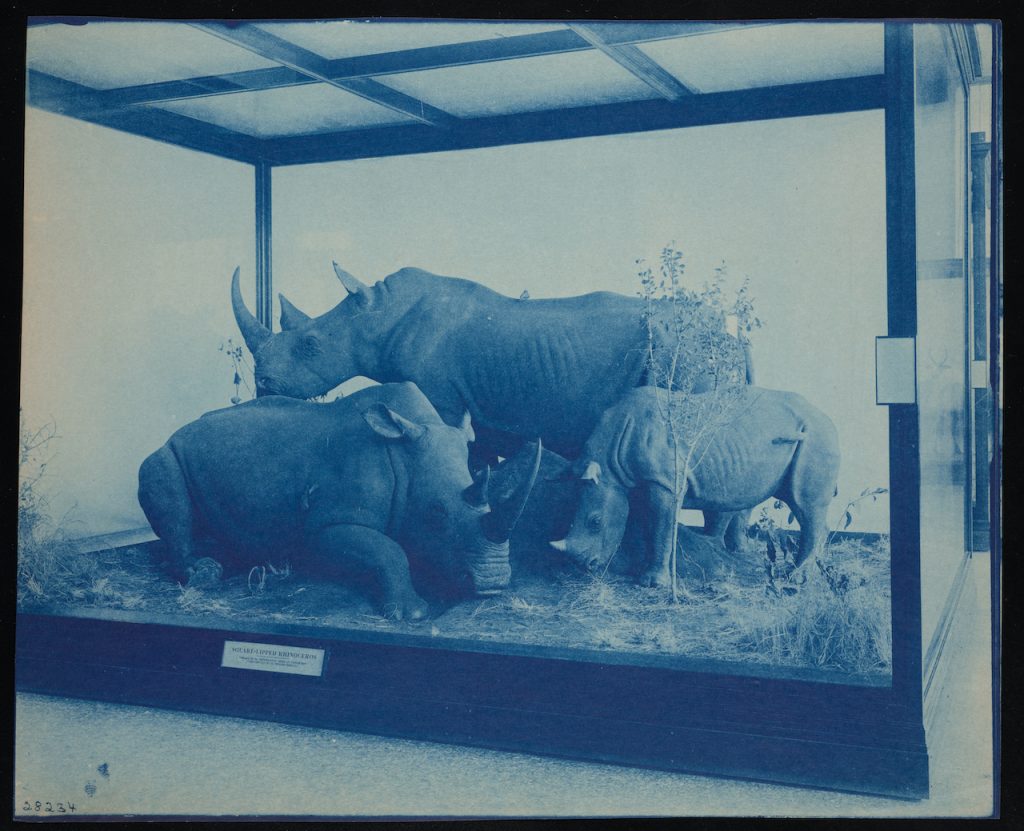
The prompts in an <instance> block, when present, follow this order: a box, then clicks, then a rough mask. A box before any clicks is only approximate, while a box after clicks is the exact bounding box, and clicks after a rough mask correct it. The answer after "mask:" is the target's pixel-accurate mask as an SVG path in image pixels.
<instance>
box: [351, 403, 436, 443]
mask: <svg viewBox="0 0 1024 831" xmlns="http://www.w3.org/2000/svg"><path fill="white" fill-rule="evenodd" d="M363 418H364V419H365V420H366V423H367V424H369V425H370V427H371V428H372V429H373V432H375V433H377V434H378V435H380V436H383V437H384V438H386V439H410V440H416V439H418V438H420V437H421V436H422V435H423V434H424V433H425V432H426V428H425V427H423V426H422V425H420V424H416V422H414V421H409V419H407V418H405V417H404V416H400V415H399V414H398V413H396V412H395V411H394V410H392V409H390V408H389V407H386V406H384V405H383V404H381V403H380V402H378V403H376V404H374V405H373V406H372V407H370V408H368V409H367V410H366V411H365V412H364V413H363Z"/></svg>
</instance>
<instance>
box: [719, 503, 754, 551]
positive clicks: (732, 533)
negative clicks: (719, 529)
mask: <svg viewBox="0 0 1024 831" xmlns="http://www.w3.org/2000/svg"><path fill="white" fill-rule="evenodd" d="M752 511H753V509H750V510H747V511H736V512H735V513H732V514H728V515H727V516H728V517H729V525H728V526H727V527H726V529H725V539H724V542H725V547H726V549H727V550H728V551H741V550H742V549H743V547H744V545H745V544H746V539H747V528H749V527H750V514H751V512H752Z"/></svg>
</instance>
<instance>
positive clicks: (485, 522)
mask: <svg viewBox="0 0 1024 831" xmlns="http://www.w3.org/2000/svg"><path fill="white" fill-rule="evenodd" d="M543 453H544V448H543V447H542V446H541V441H540V439H537V452H536V454H535V455H534V458H533V464H532V465H531V468H530V475H529V476H527V477H524V479H523V480H522V481H521V482H520V484H519V487H517V488H516V490H515V491H514V492H513V493H512V495H511V496H509V497H508V499H505V500H503V501H502V502H499V503H497V504H495V505H492V506H491V511H490V513H487V514H484V516H483V517H481V519H480V522H481V525H482V526H483V530H484V536H485V537H487V539H489V540H490V541H491V542H495V543H504V542H508V539H509V537H511V536H512V529H513V528H515V525H516V523H517V522H518V521H519V517H520V516H522V514H523V509H524V508H525V507H526V500H527V499H529V498H530V491H532V490H533V485H534V483H535V482H536V481H537V474H538V472H539V471H540V460H541V456H542V455H543Z"/></svg>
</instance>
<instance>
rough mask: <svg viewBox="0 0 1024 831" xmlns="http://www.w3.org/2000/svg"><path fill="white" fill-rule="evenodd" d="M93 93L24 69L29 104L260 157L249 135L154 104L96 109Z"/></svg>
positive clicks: (244, 157)
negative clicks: (115, 108) (26, 77)
mask: <svg viewBox="0 0 1024 831" xmlns="http://www.w3.org/2000/svg"><path fill="white" fill-rule="evenodd" d="M95 93H96V90H94V89H91V88H90V87H85V86H82V85H81V84H76V83H73V82H71V81H66V80H64V79H63V78H56V77H54V76H52V75H47V74H46V73H45V72H39V71H37V70H34V69H30V70H29V71H28V90H27V100H28V103H29V104H30V105H31V106H33V107H38V108H39V109H42V110H46V111H48V112H52V113H57V114H59V115H66V116H70V117H72V118H78V119H81V120H83V121H87V122H89V123H91V124H99V125H101V126H103V127H110V128H112V129H114V130H121V131H122V132H125V133H131V134H133V135H137V136H145V137H146V138H151V139H156V140H157V141H163V142H167V143H168V144H173V145H175V146H178V147H187V148H188V149H190V150H199V151H202V152H204V153H212V154H213V155H215V156H221V157H223V158H226V159H234V160H235V161H240V162H250V163H252V162H255V161H258V160H260V158H261V156H260V148H261V147H262V143H261V142H260V140H259V139H256V138H254V137H252V136H247V135H244V134H243V133H236V132H235V131H233V130H228V129H225V128H224V127H218V126H217V125H216V124H210V123H208V122H206V121H199V120H197V119H194V118H189V117H188V116H184V115H179V114H177V113H172V112H167V111H166V110H161V109H157V108H155V107H137V108H134V109H122V110H117V111H113V112H112V111H109V110H105V109H97V108H96V107H95V106H94V95H95Z"/></svg>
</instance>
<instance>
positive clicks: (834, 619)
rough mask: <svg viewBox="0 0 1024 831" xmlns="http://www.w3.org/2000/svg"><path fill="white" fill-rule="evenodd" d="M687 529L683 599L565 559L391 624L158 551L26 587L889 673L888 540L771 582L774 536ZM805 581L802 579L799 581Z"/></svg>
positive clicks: (127, 601) (299, 587)
mask: <svg viewBox="0 0 1024 831" xmlns="http://www.w3.org/2000/svg"><path fill="white" fill-rule="evenodd" d="M700 537H701V535H699V534H694V533H684V534H683V539H682V546H683V549H684V550H685V551H688V552H689V554H688V555H687V556H685V557H684V561H683V566H682V568H681V573H685V574H686V577H685V578H683V579H680V581H679V586H678V588H679V599H678V600H677V601H674V600H673V599H672V597H671V595H670V592H669V591H668V590H667V589H656V588H642V587H640V586H638V585H636V583H635V582H634V580H633V579H632V577H630V576H629V575H628V574H620V573H614V571H611V570H609V571H607V572H606V573H605V574H603V575H589V574H582V573H579V572H577V571H574V570H572V569H570V568H568V567H566V566H563V565H561V564H559V563H552V562H548V563H542V564H540V567H538V564H537V563H536V562H522V563H518V564H517V563H514V577H513V580H512V584H511V585H510V587H509V588H508V589H507V590H506V591H505V592H504V593H503V594H501V595H498V596H494V597H484V598H471V599H468V600H464V601H462V602H459V603H455V604H454V605H449V606H440V605H438V606H435V607H434V608H433V610H432V615H431V617H430V619H428V620H426V621H423V622H419V623H406V622H400V621H392V620H388V619H385V618H384V617H382V616H381V615H380V613H379V612H377V611H376V610H375V609H374V608H373V606H372V605H371V603H370V602H369V601H368V599H367V598H365V597H364V596H362V595H360V594H358V593H356V592H354V591H352V590H349V589H346V588H345V587H343V586H340V585H335V584H324V583H317V582H314V581H311V580H307V579H303V577H302V575H301V574H296V573H291V572H290V571H289V570H288V569H287V567H286V566H285V565H284V564H273V565H264V566H262V567H258V568H255V569H253V570H252V571H250V572H249V573H248V574H245V573H243V574H241V575H237V576H234V577H231V578H229V579H225V580H223V581H222V582H221V583H220V584H219V585H217V586H215V587H212V588H203V589H199V588H193V587H186V586H181V585H179V584H178V583H177V582H175V581H174V580H172V579H171V578H170V577H169V576H167V575H166V573H165V572H164V571H163V570H162V569H161V568H159V567H158V566H157V565H156V561H157V560H158V559H159V558H160V557H159V551H160V549H159V543H152V544H149V545H145V546H136V547H129V548H122V549H116V550H107V551H98V552H94V553H91V554H77V553H76V554H73V555H67V554H65V555H64V556H65V560H66V561H65V562H64V564H63V567H62V569H60V572H61V574H62V575H63V578H62V582H61V583H60V584H59V590H55V589H54V586H55V585H57V584H56V583H54V580H53V579H52V578H51V579H50V580H49V583H48V584H44V582H41V581H36V582H35V583H34V585H33V586H32V587H31V588H25V587H24V586H19V589H20V598H19V606H20V607H21V608H22V609H23V610H25V611H35V610H39V611H48V612H49V611H55V612H71V613H74V610H75V609H84V608H90V607H100V608H115V609H129V610H138V611H140V612H152V613H158V614H174V615H179V616H180V615H186V616H189V617H193V618H195V620H196V622H202V624H203V625H216V622H217V620H231V621H234V622H235V623H239V622H246V621H252V622H253V624H254V626H258V624H259V622H261V621H263V622H274V623H296V624H303V625H307V626H317V627H327V628H334V629H360V630H373V631H380V632H400V633H418V634H429V635H430V636H432V637H437V638H458V639H471V640H472V639H476V640H484V641H490V642H503V643H511V644H524V645H525V644H530V645H532V644H541V645H547V646H557V647H568V648H585V649H596V650H612V651H617V652H631V653H632V652H637V653H645V654H651V653H654V654H661V655H682V656H687V657H690V658H704V659H715V660H725V661H740V662H756V663H758V664H768V665H774V666H780V667H806V668H815V667H817V668H821V669H828V670H838V671H841V672H847V673H856V674H862V675H866V676H875V677H881V676H886V675H888V674H889V672H890V670H891V664H890V662H891V625H890V611H889V610H890V590H889V551H888V540H887V539H886V538H884V537H881V538H877V539H871V538H868V539H865V538H857V537H846V538H843V539H842V540H840V541H833V543H832V544H831V545H830V547H829V549H828V551H827V552H826V553H825V554H824V555H823V556H822V557H821V558H820V560H819V561H818V562H817V563H815V562H811V563H808V564H806V565H805V566H804V568H803V569H802V570H801V572H802V576H801V574H800V573H797V575H796V576H795V579H796V581H797V582H793V581H791V580H787V579H785V578H784V577H781V576H779V577H778V578H777V579H774V580H771V579H769V576H768V575H769V571H768V570H766V567H769V566H770V563H769V562H768V560H767V559H766V558H765V550H766V549H765V541H763V540H757V539H749V540H747V547H746V549H745V550H744V551H743V552H742V553H741V554H729V553H728V552H725V551H724V550H722V549H716V548H714V547H713V546H710V544H709V543H707V542H705V540H706V538H703V539H701V538H700ZM800 580H804V582H802V583H801V582H798V581H800Z"/></svg>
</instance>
